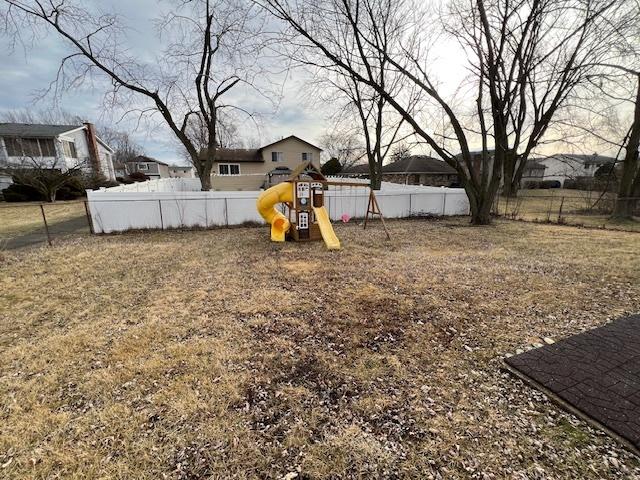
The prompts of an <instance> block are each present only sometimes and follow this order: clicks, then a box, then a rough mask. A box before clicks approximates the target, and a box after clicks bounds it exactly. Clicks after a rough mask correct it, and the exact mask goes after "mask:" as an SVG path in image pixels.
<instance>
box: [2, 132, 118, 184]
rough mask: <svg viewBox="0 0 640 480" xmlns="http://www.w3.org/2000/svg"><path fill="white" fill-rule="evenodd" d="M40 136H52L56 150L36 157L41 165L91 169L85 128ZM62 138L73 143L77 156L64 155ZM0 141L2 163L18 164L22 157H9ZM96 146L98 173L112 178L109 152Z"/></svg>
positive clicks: (113, 176) (112, 171) (88, 170)
mask: <svg viewBox="0 0 640 480" xmlns="http://www.w3.org/2000/svg"><path fill="white" fill-rule="evenodd" d="M41 138H53V144H54V147H55V151H56V156H55V157H40V158H39V159H38V161H39V162H40V163H41V164H42V165H43V166H46V165H48V166H51V167H53V166H56V168H61V169H64V168H65V167H66V168H67V169H69V168H76V167H78V166H80V167H81V170H82V171H84V172H86V173H89V172H91V171H92V170H93V165H92V164H91V161H90V157H89V146H88V144H87V137H86V133H85V128H78V129H77V130H72V131H69V132H65V133H63V134H60V135H58V136H56V137H41ZM63 140H64V141H69V142H73V143H74V145H75V149H76V155H77V158H73V157H67V156H65V154H64V148H63V146H62V142H63ZM0 142H1V148H0V161H1V162H3V163H5V162H6V163H7V164H8V165H11V164H13V165H20V164H21V163H22V161H23V157H9V156H8V153H7V149H6V146H5V143H4V138H2V139H0ZM98 148H99V151H101V154H100V161H99V170H100V173H101V174H102V175H104V176H105V177H106V178H108V179H110V180H114V179H115V174H114V170H113V163H112V162H111V153H110V152H109V151H108V150H107V149H106V148H104V146H102V145H100V143H98Z"/></svg>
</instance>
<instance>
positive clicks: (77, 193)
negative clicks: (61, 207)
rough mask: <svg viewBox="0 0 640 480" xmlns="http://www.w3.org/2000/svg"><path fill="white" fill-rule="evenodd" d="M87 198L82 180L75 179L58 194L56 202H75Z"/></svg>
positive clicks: (61, 188)
mask: <svg viewBox="0 0 640 480" xmlns="http://www.w3.org/2000/svg"><path fill="white" fill-rule="evenodd" d="M84 196H85V187H84V185H83V182H82V179H80V178H74V179H73V180H72V181H69V183H67V184H66V185H64V186H63V187H60V189H59V190H58V193H56V200H75V199H77V198H81V197H84Z"/></svg>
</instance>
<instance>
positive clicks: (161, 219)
mask: <svg viewBox="0 0 640 480" xmlns="http://www.w3.org/2000/svg"><path fill="white" fill-rule="evenodd" d="M158 208H159V209H160V228H161V229H162V230H164V219H163V218H162V200H160V199H158Z"/></svg>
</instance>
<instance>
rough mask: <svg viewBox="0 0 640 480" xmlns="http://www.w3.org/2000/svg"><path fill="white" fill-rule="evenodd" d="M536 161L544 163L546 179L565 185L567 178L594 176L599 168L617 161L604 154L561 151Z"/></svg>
mask: <svg viewBox="0 0 640 480" xmlns="http://www.w3.org/2000/svg"><path fill="white" fill-rule="evenodd" d="M535 161H536V162H537V163H539V164H542V165H544V166H545V167H546V168H545V169H544V180H558V181H559V182H560V184H561V185H563V186H564V182H565V180H569V179H571V180H575V179H576V178H579V177H593V176H594V174H595V173H596V170H598V168H600V167H602V166H603V165H610V164H613V163H615V161H616V160H615V158H612V157H604V156H602V155H598V154H595V153H594V154H593V155H574V154H572V153H559V154H556V155H551V156H549V157H542V158H536V159H535Z"/></svg>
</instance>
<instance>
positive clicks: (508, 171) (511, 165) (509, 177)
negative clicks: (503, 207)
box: [502, 154, 520, 197]
mask: <svg viewBox="0 0 640 480" xmlns="http://www.w3.org/2000/svg"><path fill="white" fill-rule="evenodd" d="M505 157H506V158H505V162H504V174H503V176H502V179H503V182H504V184H503V185H502V195H503V196H505V197H515V196H516V195H518V186H519V183H520V182H519V181H518V180H516V179H515V178H514V177H515V176H516V175H515V172H516V168H515V167H516V166H515V161H514V160H515V159H514V158H513V156H512V155H508V154H507V155H505Z"/></svg>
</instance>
